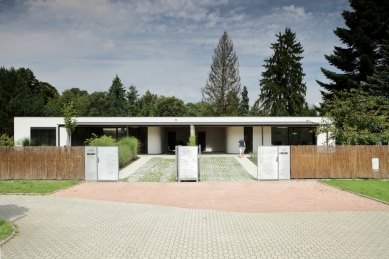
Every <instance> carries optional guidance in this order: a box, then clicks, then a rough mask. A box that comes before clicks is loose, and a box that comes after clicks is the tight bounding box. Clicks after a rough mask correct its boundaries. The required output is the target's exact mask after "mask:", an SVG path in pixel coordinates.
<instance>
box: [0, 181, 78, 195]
mask: <svg viewBox="0 0 389 259" xmlns="http://www.w3.org/2000/svg"><path fill="white" fill-rule="evenodd" d="M79 183H80V181H25V180H13V181H0V194H1V193H38V194H47V193H52V192H54V191H57V190H60V189H63V188H66V187H69V186H73V185H76V184H79Z"/></svg>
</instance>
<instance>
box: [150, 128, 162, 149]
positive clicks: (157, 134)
mask: <svg viewBox="0 0 389 259" xmlns="http://www.w3.org/2000/svg"><path fill="white" fill-rule="evenodd" d="M147 153H148V154H150V155H152V154H161V153H162V129H161V127H149V128H148V130H147Z"/></svg>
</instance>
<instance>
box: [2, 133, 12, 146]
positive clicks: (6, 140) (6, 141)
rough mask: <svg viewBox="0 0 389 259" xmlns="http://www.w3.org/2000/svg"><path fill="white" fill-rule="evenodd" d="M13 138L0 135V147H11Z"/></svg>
mask: <svg viewBox="0 0 389 259" xmlns="http://www.w3.org/2000/svg"><path fill="white" fill-rule="evenodd" d="M13 145H14V138H13V137H10V136H8V134H6V133H4V134H1V135H0V146H13Z"/></svg>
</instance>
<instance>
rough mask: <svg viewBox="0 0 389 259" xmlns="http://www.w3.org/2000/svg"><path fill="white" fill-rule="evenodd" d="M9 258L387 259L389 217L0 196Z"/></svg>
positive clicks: (4, 250) (382, 214) (375, 213)
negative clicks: (9, 224) (12, 232)
mask: <svg viewBox="0 0 389 259" xmlns="http://www.w3.org/2000/svg"><path fill="white" fill-rule="evenodd" d="M0 217H1V218H6V219H8V220H11V221H14V222H15V223H16V224H17V225H18V230H19V234H18V235H16V236H15V237H14V238H13V239H11V240H10V241H9V242H7V243H6V244H4V245H3V246H2V247H1V256H2V257H1V259H8V258H17V259H19V258H44V257H46V258H145V257H148V258H162V256H164V257H165V258H174V257H179V256H180V257H185V258H190V257H192V258H254V257H257V258H259V257H268V258H386V257H387V255H388V254H389V230H388V229H389V212H387V211H386V212H385V211H360V212H358V211H347V212H314V213H262V214H254V213H251V214H250V213H237V212H222V211H211V210H194V209H181V208H170V207H159V206H151V205H137V204H125V203H118V202H106V201H92V200H81V199H72V198H63V197H54V196H13V195H5V196H0Z"/></svg>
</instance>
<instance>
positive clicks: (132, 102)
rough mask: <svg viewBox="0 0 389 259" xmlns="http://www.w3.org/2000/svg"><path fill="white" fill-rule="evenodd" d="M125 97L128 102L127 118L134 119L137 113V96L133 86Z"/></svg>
mask: <svg viewBox="0 0 389 259" xmlns="http://www.w3.org/2000/svg"><path fill="white" fill-rule="evenodd" d="M126 97H127V101H128V104H127V107H128V108H127V110H128V112H127V113H128V116H131V117H136V116H137V115H138V113H139V94H138V90H137V89H136V86H135V85H130V87H129V88H128V92H127V94H126Z"/></svg>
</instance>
